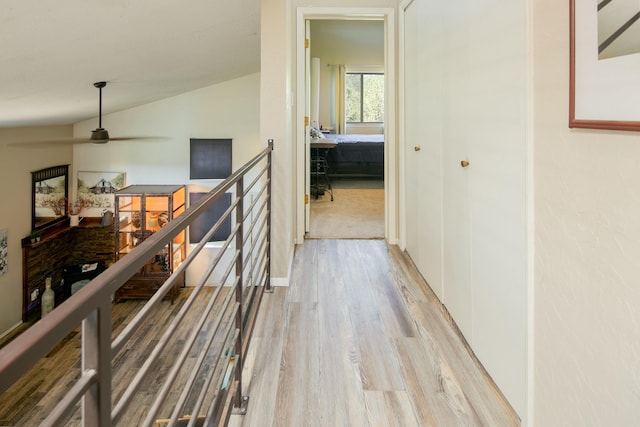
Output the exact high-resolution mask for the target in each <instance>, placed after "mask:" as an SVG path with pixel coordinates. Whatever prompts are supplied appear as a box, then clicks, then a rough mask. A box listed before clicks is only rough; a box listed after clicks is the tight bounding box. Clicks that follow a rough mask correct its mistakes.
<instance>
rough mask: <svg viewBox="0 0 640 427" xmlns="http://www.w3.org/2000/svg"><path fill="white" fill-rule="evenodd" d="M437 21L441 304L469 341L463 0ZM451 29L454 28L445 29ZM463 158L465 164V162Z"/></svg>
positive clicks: (466, 59) (455, 0) (467, 121)
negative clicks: (441, 25)
mask: <svg viewBox="0 0 640 427" xmlns="http://www.w3.org/2000/svg"><path fill="white" fill-rule="evenodd" d="M445 8H446V9H447V11H446V13H444V14H443V17H442V21H443V22H446V23H447V24H446V25H447V26H448V29H445V32H444V34H445V36H444V37H443V38H442V39H441V40H442V45H443V46H447V47H448V52H446V54H443V55H440V56H439V58H441V60H442V66H443V67H444V68H443V71H445V72H443V83H442V86H443V88H444V89H443V90H444V91H445V94H444V96H443V99H446V102H443V103H442V109H443V117H444V120H443V127H444V129H445V131H444V132H445V133H444V135H443V140H444V145H445V150H444V155H443V175H444V176H443V180H444V187H443V211H444V217H443V224H444V226H443V230H444V235H445V239H444V256H443V261H444V299H443V302H444V305H445V306H446V307H447V309H448V310H449V312H450V313H451V315H452V316H453V318H454V319H455V321H456V324H457V325H458V327H459V328H460V330H461V331H462V333H463V334H464V336H465V338H466V339H467V340H468V341H469V342H472V340H473V336H472V308H473V293H472V287H471V226H470V224H471V212H470V197H471V195H470V187H469V183H470V179H471V174H472V173H473V162H472V159H471V156H470V149H471V140H472V138H473V135H472V134H471V131H470V130H471V129H472V126H471V124H472V114H471V109H470V106H469V93H470V92H469V90H470V79H471V72H470V64H469V45H468V37H469V30H468V26H469V19H468V6H467V5H466V1H465V0H450V2H447V6H445ZM452 28H454V29H455V31H451V29H452ZM462 162H469V165H468V166H467V165H466V163H462Z"/></svg>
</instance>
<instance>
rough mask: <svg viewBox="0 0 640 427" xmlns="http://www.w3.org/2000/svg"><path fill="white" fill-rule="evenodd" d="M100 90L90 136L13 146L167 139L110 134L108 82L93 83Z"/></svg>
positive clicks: (23, 143)
mask: <svg viewBox="0 0 640 427" xmlns="http://www.w3.org/2000/svg"><path fill="white" fill-rule="evenodd" d="M93 85H94V86H95V87H97V88H98V91H99V94H100V95H99V104H98V127H97V128H96V129H95V130H92V131H91V136H90V137H89V138H58V139H49V140H40V141H29V142H22V143H16V144H9V145H13V146H34V145H55V144H86V143H92V144H106V143H107V142H109V141H129V140H150V139H156V140H157V139H166V138H164V137H160V136H121V137H115V138H112V137H110V136H109V132H108V131H107V130H106V129H104V128H103V127H102V88H104V87H105V86H106V85H107V82H95V83H94V84H93Z"/></svg>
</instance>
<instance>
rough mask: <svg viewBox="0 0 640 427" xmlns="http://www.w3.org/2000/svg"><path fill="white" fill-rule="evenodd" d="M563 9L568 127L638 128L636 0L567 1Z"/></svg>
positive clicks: (639, 22) (639, 19) (639, 20)
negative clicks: (566, 14) (566, 27)
mask: <svg viewBox="0 0 640 427" xmlns="http://www.w3.org/2000/svg"><path fill="white" fill-rule="evenodd" d="M634 3H635V4H634ZM569 9H570V10H569V15H570V39H569V45H570V60H569V74H570V83H569V127H570V128H585V129H608V130H623V131H640V109H639V108H638V106H637V102H638V99H640V38H639V37H637V36H636V34H637V33H638V31H640V6H639V5H638V2H634V1H627V0H611V1H602V2H598V1H597V0H569Z"/></svg>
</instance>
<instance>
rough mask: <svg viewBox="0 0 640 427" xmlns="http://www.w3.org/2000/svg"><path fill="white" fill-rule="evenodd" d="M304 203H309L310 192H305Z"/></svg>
mask: <svg viewBox="0 0 640 427" xmlns="http://www.w3.org/2000/svg"><path fill="white" fill-rule="evenodd" d="M304 204H305V205H308V204H309V195H308V194H305V195H304Z"/></svg>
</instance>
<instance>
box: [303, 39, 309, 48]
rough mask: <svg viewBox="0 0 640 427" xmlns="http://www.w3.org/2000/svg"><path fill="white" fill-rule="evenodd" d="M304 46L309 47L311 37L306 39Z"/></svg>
mask: <svg viewBox="0 0 640 427" xmlns="http://www.w3.org/2000/svg"><path fill="white" fill-rule="evenodd" d="M304 48H305V49H309V39H304Z"/></svg>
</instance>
